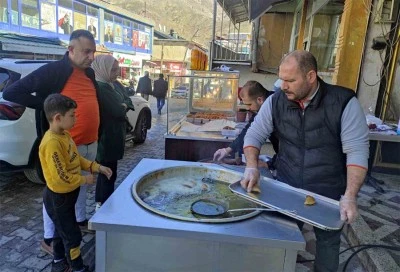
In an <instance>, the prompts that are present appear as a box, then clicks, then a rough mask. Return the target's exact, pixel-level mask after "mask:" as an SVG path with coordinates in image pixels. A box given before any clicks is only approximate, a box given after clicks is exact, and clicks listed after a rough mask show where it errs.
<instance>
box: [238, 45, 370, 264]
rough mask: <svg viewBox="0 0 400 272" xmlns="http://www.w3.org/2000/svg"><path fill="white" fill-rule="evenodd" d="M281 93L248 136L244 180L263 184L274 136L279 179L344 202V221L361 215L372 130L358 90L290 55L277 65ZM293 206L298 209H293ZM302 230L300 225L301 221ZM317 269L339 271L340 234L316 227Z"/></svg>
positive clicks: (310, 60) (302, 55) (306, 57)
mask: <svg viewBox="0 0 400 272" xmlns="http://www.w3.org/2000/svg"><path fill="white" fill-rule="evenodd" d="M279 78H280V79H281V80H282V83H281V86H280V87H281V90H282V91H279V92H277V93H276V94H274V95H272V96H270V97H268V98H267V100H266V101H265V103H264V104H263V106H262V107H261V110H260V111H259V113H258V115H257V117H256V118H255V119H254V122H253V123H252V124H251V126H250V128H249V129H248V131H247V133H246V136H245V138H244V148H243V149H244V153H245V155H246V162H247V165H246V169H245V172H244V177H243V179H242V181H241V185H242V187H243V188H245V189H247V191H251V189H252V187H253V186H254V185H255V184H257V183H258V182H259V180H260V173H259V171H258V168H257V160H258V155H259V153H260V149H261V145H262V144H263V143H265V140H266V139H267V138H268V137H269V136H270V135H271V133H272V132H274V133H275V132H276V133H277V136H278V139H279V153H278V157H277V159H276V163H275V167H276V170H277V179H278V180H279V181H281V182H284V183H287V184H289V185H291V186H293V187H296V188H301V189H305V190H308V191H311V192H313V193H316V194H320V195H323V196H325V197H329V198H332V199H335V200H340V202H339V203H340V204H339V205H340V219H341V220H343V221H345V222H346V223H348V224H350V223H352V222H354V220H355V219H356V217H357V214H358V211H357V193H358V191H359V190H360V187H361V185H362V184H363V181H364V179H365V175H366V173H367V167H368V152H369V141H368V126H367V124H366V119H365V115H364V112H363V110H362V108H361V105H360V103H359V102H358V100H357V98H356V97H355V93H354V91H352V90H350V89H347V88H344V87H340V86H336V85H331V84H327V83H325V82H324V81H323V80H322V79H321V78H319V77H318V75H317V61H316V59H315V57H314V56H313V55H312V54H311V53H310V52H307V51H302V50H297V51H293V52H291V53H289V54H287V55H286V56H285V57H284V58H283V60H282V61H281V64H280V66H279ZM293 208H294V207H293ZM298 225H299V227H300V229H301V228H302V226H303V223H302V222H298ZM314 233H315V236H316V255H315V261H314V271H316V272H319V271H324V272H325V271H332V272H336V271H337V269H338V266H339V249H340V235H341V230H335V231H326V230H322V229H319V228H316V227H314Z"/></svg>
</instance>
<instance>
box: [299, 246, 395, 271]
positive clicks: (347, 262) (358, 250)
mask: <svg viewBox="0 0 400 272" xmlns="http://www.w3.org/2000/svg"><path fill="white" fill-rule="evenodd" d="M354 248H359V249H357V250H356V251H354V252H353V253H352V254H351V255H350V257H349V258H347V260H346V263H345V265H344V267H343V270H342V271H343V272H345V271H346V268H347V266H348V264H349V263H350V261H351V259H352V258H353V257H354V256H355V255H357V254H358V253H359V252H361V251H363V250H366V249H370V248H384V249H389V250H395V251H400V246H388V245H377V244H365V245H357V246H352V247H349V248H346V249H345V250H342V251H340V252H339V255H340V254H342V253H344V252H346V251H348V250H351V249H354ZM314 261H315V259H313V260H302V261H297V263H309V262H314Z"/></svg>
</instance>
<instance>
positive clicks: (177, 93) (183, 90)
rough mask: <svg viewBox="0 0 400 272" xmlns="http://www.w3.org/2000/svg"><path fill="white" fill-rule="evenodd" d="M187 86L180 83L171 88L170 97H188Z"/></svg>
mask: <svg viewBox="0 0 400 272" xmlns="http://www.w3.org/2000/svg"><path fill="white" fill-rule="evenodd" d="M188 93H189V88H188V87H186V86H184V85H181V86H178V87H176V88H174V89H172V90H171V98H188Z"/></svg>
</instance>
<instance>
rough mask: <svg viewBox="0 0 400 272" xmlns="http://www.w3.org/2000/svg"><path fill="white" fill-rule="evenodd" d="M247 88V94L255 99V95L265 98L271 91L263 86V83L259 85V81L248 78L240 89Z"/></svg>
mask: <svg viewBox="0 0 400 272" xmlns="http://www.w3.org/2000/svg"><path fill="white" fill-rule="evenodd" d="M244 88H247V89H248V95H249V97H251V98H254V99H256V98H257V97H263V98H264V99H266V98H267V97H268V96H269V95H270V94H271V93H272V92H270V91H268V90H267V89H265V88H264V86H263V85H261V83H260V82H258V81H255V80H249V81H247V82H246V83H245V84H244V85H243V87H242V89H244Z"/></svg>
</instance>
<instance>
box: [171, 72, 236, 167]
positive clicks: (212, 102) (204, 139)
mask: <svg viewBox="0 0 400 272" xmlns="http://www.w3.org/2000/svg"><path fill="white" fill-rule="evenodd" d="M168 82H169V83H168V84H169V90H170V92H169V97H168V105H167V133H166V134H165V159H171V160H184V161H199V160H203V159H205V158H210V157H212V156H213V154H214V152H215V151H216V150H217V149H220V148H224V147H227V146H228V145H229V143H231V142H232V141H233V140H234V139H235V137H236V135H237V134H238V133H239V129H237V130H236V132H237V133H232V134H229V135H228V136H225V135H226V134H225V135H222V133H221V132H222V129H223V128H224V127H227V128H229V129H232V130H235V128H234V127H232V126H235V124H234V123H232V122H234V121H236V118H235V117H236V111H237V103H238V95H237V90H238V82H239V74H238V73H236V72H213V71H203V72H200V71H198V72H194V73H193V75H191V76H170V77H169V78H168ZM181 90H186V95H182V92H181ZM178 93H179V95H177V94H178ZM216 120H226V125H222V126H219V127H218V126H216V125H215V121H216ZM206 126H208V129H205V127H206Z"/></svg>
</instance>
